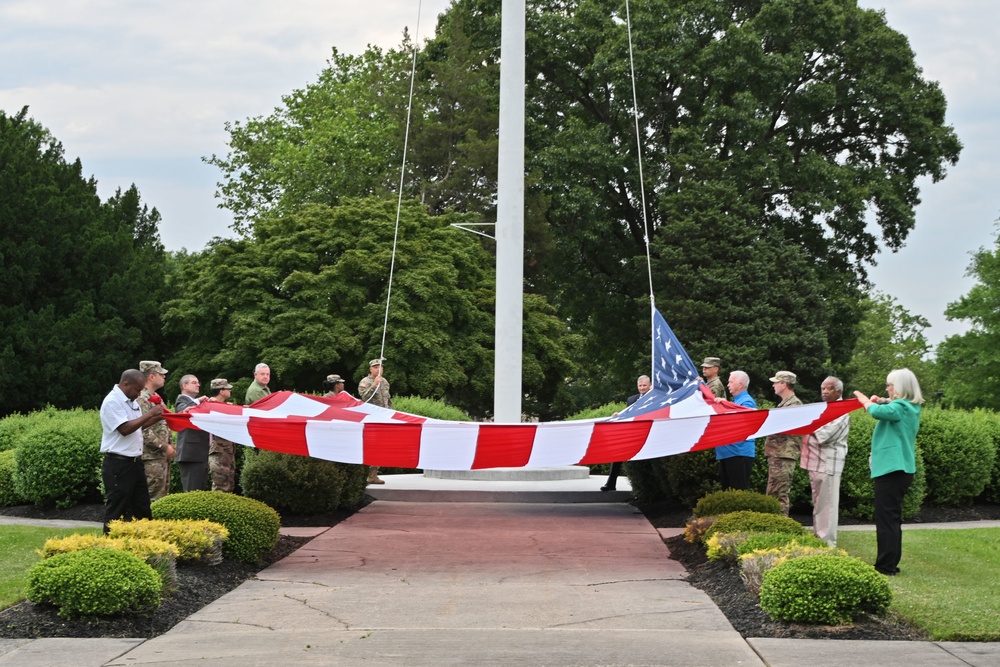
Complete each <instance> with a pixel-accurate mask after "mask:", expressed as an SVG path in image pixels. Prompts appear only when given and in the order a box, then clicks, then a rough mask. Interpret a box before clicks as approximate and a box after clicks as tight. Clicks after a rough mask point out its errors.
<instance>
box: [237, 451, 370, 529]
mask: <svg viewBox="0 0 1000 667" xmlns="http://www.w3.org/2000/svg"><path fill="white" fill-rule="evenodd" d="M366 476H367V473H366V470H365V467H364V466H361V465H350V464H346V463H335V462H333V461H323V460H321V459H314V458H311V457H308V456H296V455H294V454H283V453H281V452H269V451H264V450H262V451H260V452H258V454H257V455H256V456H251V457H248V458H247V461H246V463H245V464H244V466H243V472H242V473H241V475H240V485H241V486H242V487H243V495H245V496H247V497H248V498H254V499H256V500H259V501H261V502H262V503H265V504H267V505H269V506H271V507H273V508H274V509H276V510H278V511H279V512H287V513H289V514H303V515H309V514H325V513H327V512H332V511H333V510H335V509H337V508H338V507H355V506H357V504H358V503H359V502H360V500H361V495H362V494H363V493H364V488H365V481H366Z"/></svg>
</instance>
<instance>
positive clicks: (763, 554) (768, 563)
mask: <svg viewBox="0 0 1000 667" xmlns="http://www.w3.org/2000/svg"><path fill="white" fill-rule="evenodd" d="M803 556H841V557H844V556H847V552H846V551H844V550H843V549H838V548H836V547H831V546H826V545H824V546H821V547H809V546H802V545H801V544H799V543H798V542H797V541H792V542H789V543H788V544H786V545H785V546H782V547H776V548H773V549H757V550H754V551H750V552H748V553H745V554H743V555H742V556H740V578H741V579H743V584H744V585H745V586H746V587H747V590H748V591H749V592H750V594H751V595H754V596H759V595H760V586H761V584H762V583H763V582H764V574H765V573H766V572H767V571H768V570H770V569H771V568H772V567H776V566H778V565H781V564H782V563H784V562H785V561H786V560H789V559H791V558H802V557H803Z"/></svg>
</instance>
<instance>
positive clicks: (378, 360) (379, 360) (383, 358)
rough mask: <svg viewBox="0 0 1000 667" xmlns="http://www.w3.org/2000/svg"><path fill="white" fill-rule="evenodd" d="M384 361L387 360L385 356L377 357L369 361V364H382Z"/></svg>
mask: <svg viewBox="0 0 1000 667" xmlns="http://www.w3.org/2000/svg"><path fill="white" fill-rule="evenodd" d="M383 361H385V357H375V358H374V359H372V360H371V361H369V362H368V366H369V367H371V366H381V365H382V362H383Z"/></svg>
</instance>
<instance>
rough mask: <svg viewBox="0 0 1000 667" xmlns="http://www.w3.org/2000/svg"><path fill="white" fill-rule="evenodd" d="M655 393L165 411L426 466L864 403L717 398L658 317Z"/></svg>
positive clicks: (647, 455) (637, 453) (505, 463)
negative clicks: (763, 406)
mask: <svg viewBox="0 0 1000 667" xmlns="http://www.w3.org/2000/svg"><path fill="white" fill-rule="evenodd" d="M655 318H656V319H655V320H654V322H655V324H654V332H655V333H654V353H653V357H654V363H655V364H656V370H655V371H654V375H653V378H652V379H653V389H651V390H650V391H649V392H647V393H646V395H645V396H643V397H642V399H640V400H639V401H637V402H636V403H635V404H634V405H632V406H630V407H629V408H628V409H626V410H623V411H622V412H621V413H619V414H618V415H617V416H616V417H610V418H608V419H596V420H581V421H568V422H540V423H529V424H492V423H479V422H457V421H443V420H438V419H428V418H426V417H419V416H417V415H411V414H406V413H403V412H396V411H394V410H388V409H385V408H380V407H378V406H374V405H371V404H370V403H364V402H363V401H359V400H358V399H356V398H354V397H353V396H350V395H349V394H347V393H341V394H338V395H337V396H334V397H331V398H325V397H319V396H309V395H305V394H296V393H293V392H289V391H282V392H275V393H273V394H270V395H269V396H265V397H264V398H262V399H261V400H259V401H257V402H256V403H254V404H253V405H250V406H246V407H244V406H236V405H228V404H224V403H217V402H214V401H203V402H202V403H201V404H200V405H199V406H198V407H196V408H193V409H192V410H190V411H188V412H184V413H180V414H168V415H165V417H166V420H167V423H168V424H169V426H170V428H172V429H173V430H175V431H177V430H181V429H184V428H197V429H200V430H202V431H207V432H209V433H212V434H213V435H217V436H219V437H222V438H226V439H228V440H232V441H233V442H235V443H238V444H241V445H246V446H248V447H257V448H259V449H267V450H271V451H277V452H285V453H289V454H298V455H301V456H312V457H314V458H319V459H325V460H328V461H340V462H342V463H363V464H365V465H374V466H383V467H394V468H421V469H428V470H478V469H482V468H506V467H516V468H520V467H525V468H539V467H548V466H565V465H587V464H596V463H611V462H614V461H630V460H640V459H651V458H657V457H660V456H669V455H671V454H680V453H683V452H691V451H697V450H701V449H710V448H712V447H717V446H719V445H726V444H730V443H733V442H740V441H742V440H747V439H749V438H758V437H763V436H766V435H770V434H772V433H791V434H793V435H799V434H806V433H812V432H813V431H814V430H816V429H817V428H819V427H820V426H822V425H823V424H826V423H829V422H830V421H833V420H834V419H836V418H837V417H840V416H841V415H843V414H846V413H848V412H850V411H851V410H855V409H857V408H858V407H860V404H859V403H858V401H857V399H850V400H847V401H837V402H834V403H811V404H808V405H801V406H795V407H788V408H781V409H779V410H748V409H746V408H742V407H740V406H737V405H735V404H733V403H729V402H721V403H716V402H714V398H712V396H711V392H709V391H708V388H707V387H704V386H703V385H702V383H701V382H700V378H698V374H697V371H696V369H695V366H694V364H693V363H692V362H691V359H690V358H689V357H688V356H687V353H686V352H684V349H683V348H682V347H681V346H680V343H678V342H677V340H676V338H675V337H674V335H673V332H672V331H670V327H668V326H667V323H666V322H665V321H663V318H662V317H660V315H659V313H656V314H655Z"/></svg>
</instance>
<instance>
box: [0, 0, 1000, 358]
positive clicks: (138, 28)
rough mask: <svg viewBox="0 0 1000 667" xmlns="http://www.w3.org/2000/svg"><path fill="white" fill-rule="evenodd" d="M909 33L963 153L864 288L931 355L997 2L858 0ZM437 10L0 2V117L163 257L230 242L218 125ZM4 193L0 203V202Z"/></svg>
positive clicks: (998, 205) (997, 56)
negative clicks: (128, 213) (39, 144)
mask: <svg viewBox="0 0 1000 667" xmlns="http://www.w3.org/2000/svg"><path fill="white" fill-rule="evenodd" d="M860 4H861V5H862V6H865V7H872V8H884V9H885V11H886V15H887V17H888V21H889V25H891V26H892V27H893V28H895V29H897V30H899V31H900V32H902V33H904V34H906V35H907V36H908V37H909V38H910V43H911V45H912V47H913V49H914V50H915V51H916V54H917V62H918V64H919V65H920V66H921V67H922V68H923V70H924V75H925V76H926V77H927V78H929V79H933V80H936V81H939V82H940V84H941V86H942V88H943V90H944V92H945V95H946V97H947V99H948V105H949V109H948V122H949V123H950V124H951V125H953V126H954V127H955V129H956V131H957V132H958V135H959V137H960V138H961V140H962V142H963V143H964V145H965V149H964V150H963V152H962V156H961V160H960V162H959V164H958V166H956V167H954V168H952V169H951V170H950V172H949V174H948V177H947V178H946V179H945V180H944V181H943V182H941V183H937V184H931V183H930V182H929V181H926V182H924V183H923V184H922V198H923V203H922V204H921V206H920V207H919V208H918V210H917V225H916V229H915V230H914V231H913V233H912V234H911V235H910V238H909V240H908V241H907V244H906V247H905V248H904V249H903V250H902V251H900V252H899V253H897V254H895V255H887V256H883V257H882V258H881V259H880V261H879V266H878V267H877V268H875V269H874V270H873V271H872V278H873V280H874V281H875V283H876V287H877V288H878V289H881V290H883V291H885V292H887V293H889V294H891V295H893V296H895V297H897V298H898V299H899V301H900V302H901V303H902V305H903V306H905V307H906V308H907V309H909V310H910V311H911V312H913V313H917V314H921V315H924V316H925V317H927V318H928V319H929V320H930V322H931V324H932V327H931V329H930V330H929V332H928V333H929V337H930V339H931V340H932V342H934V343H936V342H938V341H940V340H941V339H942V338H944V337H945V336H947V335H950V334H952V333H957V332H960V331H962V330H963V329H964V327H963V325H962V324H960V323H950V322H947V321H946V320H945V318H944V314H943V312H944V308H945V306H946V305H947V304H948V302H950V301H954V300H955V299H957V298H958V297H959V296H961V295H962V294H964V293H965V292H967V291H968V289H969V287H971V285H972V284H973V283H972V281H971V280H970V279H969V278H966V277H965V276H964V274H965V271H966V268H967V266H968V263H969V259H970V257H969V253H970V252H971V251H973V250H976V249H977V248H979V247H980V246H984V245H985V246H988V247H992V246H993V238H994V232H995V227H994V221H995V220H996V219H997V218H998V217H1000V187H998V186H997V182H996V181H997V173H998V168H1000V138H998V132H997V129H998V126H1000V86H998V85H997V83H996V82H997V80H998V78H1000V77H998V72H997V69H998V66H997V63H1000V47H998V34H997V25H998V19H1000V4H997V3H996V1H995V0H952V1H951V2H947V3H946V2H942V1H941V0H861V3H860ZM447 5H448V0H425V1H424V2H423V7H422V8H421V10H420V21H419V25H418V21H417V11H418V7H417V3H416V2H412V1H407V0H368V2H365V3H348V2H329V1H328V0H327V1H322V2H321V1H319V0H289V1H288V2H284V3H274V2H272V1H270V0H268V1H263V0H213V2H203V1H200V0H199V1H194V0H169V1H168V0H146V1H145V2H141V3H140V2H123V1H121V0H119V1H117V2H116V1H112V0H44V1H43V2H40V1H39V0H0V63H3V65H2V67H0V109H3V110H4V111H5V112H7V113H8V114H14V113H16V112H17V111H19V110H20V109H21V107H23V106H25V105H28V106H29V107H30V111H29V113H30V115H31V116H32V117H33V118H34V119H35V120H37V121H38V122H40V123H41V124H42V125H44V126H45V127H47V128H48V129H49V130H51V132H52V133H53V135H54V136H55V137H56V138H57V139H59V140H60V141H61V142H62V143H63V145H64V147H65V150H66V156H67V158H68V159H70V160H72V159H74V158H76V157H80V159H81V160H82V162H83V168H84V173H85V174H86V175H88V176H89V175H93V176H94V177H96V178H97V180H98V189H99V193H100V195H101V197H102V198H103V199H107V197H108V196H110V195H111V194H113V193H114V191H115V190H116V189H117V188H119V187H121V188H127V187H128V186H129V185H130V184H132V183H135V184H136V185H137V186H138V188H139V191H140V193H141V194H142V198H143V201H144V202H145V203H146V204H148V205H150V206H155V207H156V208H157V209H158V210H159V211H160V213H161V215H162V216H163V222H162V224H161V227H160V234H161V237H162V239H163V243H164V245H165V246H166V247H167V248H168V249H169V250H179V249H181V248H182V247H186V248H187V249H189V250H201V249H202V248H203V247H204V246H205V243H206V242H207V241H208V240H209V239H211V238H212V237H214V236H228V235H230V231H229V224H230V218H229V215H228V213H227V212H226V211H222V210H219V209H217V208H216V200H215V198H214V192H215V184H216V181H217V180H218V178H219V172H218V171H217V170H216V169H215V168H214V167H211V166H208V165H205V164H204V163H203V162H202V160H201V158H202V157H204V156H208V155H211V154H213V153H214V154H220V155H221V154H225V152H226V144H225V142H226V139H227V137H228V135H227V134H226V132H225V130H224V127H223V125H224V123H225V122H226V121H236V120H243V119H246V118H249V117H252V116H258V115H266V114H269V113H270V112H271V111H272V110H273V109H274V107H275V106H277V105H279V104H280V101H281V95H283V94H286V93H289V92H291V91H292V90H293V89H296V88H301V87H303V86H305V85H306V84H308V83H310V82H312V81H314V80H315V79H316V76H317V74H318V73H319V72H320V70H322V69H323V67H324V64H325V62H326V59H327V58H328V56H329V54H330V49H331V47H333V46H336V47H337V48H338V49H340V50H341V51H344V52H349V53H360V52H361V51H363V50H364V48H365V46H366V45H367V44H378V45H380V46H383V47H389V46H395V45H398V44H399V41H400V38H401V35H402V31H403V29H404V27H409V29H410V32H411V34H412V33H413V32H414V31H415V30H416V31H417V33H418V35H419V38H420V39H421V41H422V40H423V38H425V37H427V36H429V35H430V34H431V33H432V32H433V29H434V24H435V19H436V16H437V15H438V14H439V13H440V12H442V11H443V10H444V9H445V8H446V7H447ZM0 196H2V193H0Z"/></svg>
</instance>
